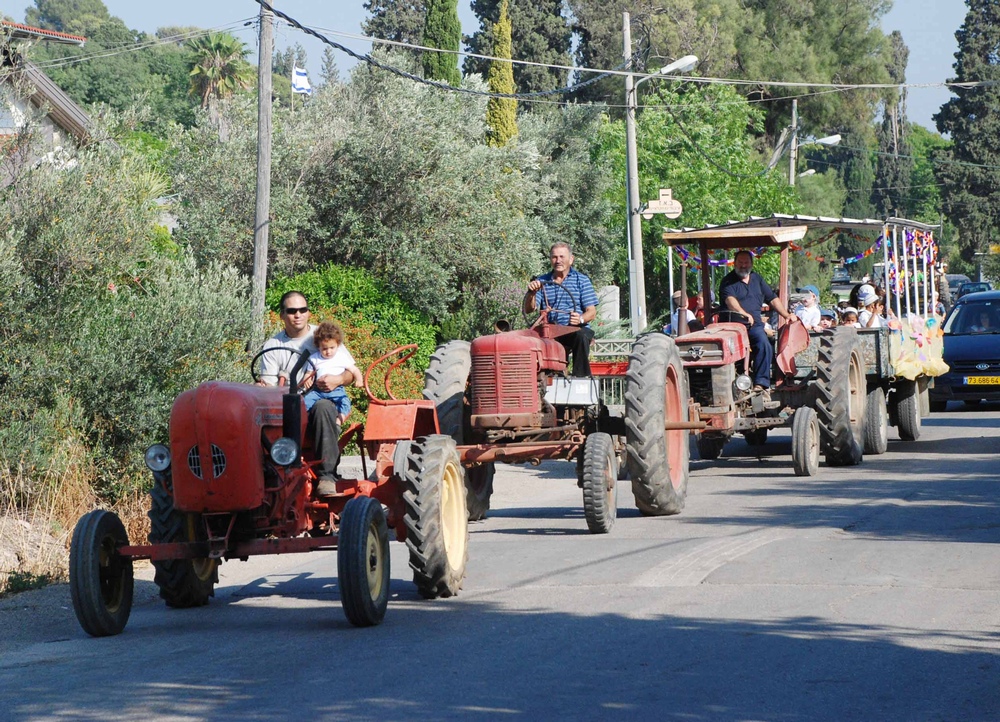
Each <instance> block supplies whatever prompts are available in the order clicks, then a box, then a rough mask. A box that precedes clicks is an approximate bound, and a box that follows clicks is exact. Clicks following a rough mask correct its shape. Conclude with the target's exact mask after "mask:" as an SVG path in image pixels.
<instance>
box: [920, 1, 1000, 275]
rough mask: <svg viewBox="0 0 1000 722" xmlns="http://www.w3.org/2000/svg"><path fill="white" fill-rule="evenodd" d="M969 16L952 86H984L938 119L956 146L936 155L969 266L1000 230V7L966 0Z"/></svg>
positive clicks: (959, 96) (960, 91) (960, 94)
mask: <svg viewBox="0 0 1000 722" xmlns="http://www.w3.org/2000/svg"><path fill="white" fill-rule="evenodd" d="M968 5H969V12H968V13H967V14H966V16H965V22H964V24H963V25H962V27H961V28H959V30H958V32H956V33H955V37H956V38H957V39H958V52H957V53H956V54H955V66H954V67H955V78H953V79H952V82H965V83H968V82H984V83H986V84H985V85H980V86H975V87H970V88H962V87H954V86H952V88H951V91H952V92H953V93H954V94H955V96H956V97H954V98H952V99H950V100H949V101H948V102H947V103H945V104H944V105H943V106H942V107H941V110H940V112H939V113H938V114H937V115H935V116H934V121H935V122H936V123H937V128H938V130H939V131H941V133H948V134H950V135H951V139H952V146H951V148H950V149H948V150H946V151H942V152H940V153H938V154H936V156H935V159H936V160H937V162H938V165H937V169H936V173H937V178H938V181H939V182H940V183H941V184H942V187H941V194H942V199H943V205H944V212H945V213H946V214H947V216H948V218H949V220H950V221H951V222H952V224H953V225H954V226H955V227H956V228H957V229H958V235H959V238H958V243H959V248H960V250H961V255H962V258H963V259H965V260H966V261H969V262H971V261H972V260H973V258H974V255H973V254H975V253H978V252H981V251H983V250H984V249H985V248H986V246H987V245H989V243H990V242H992V241H994V239H995V238H996V233H997V231H996V229H997V227H998V226H1000V173H998V171H997V167H998V166H1000V116H998V115H997V112H996V109H997V108H998V107H1000V84H997V82H998V81H1000V58H998V56H997V52H996V48H997V46H998V45H1000V7H998V6H997V4H996V3H994V2H990V1H989V0H968Z"/></svg>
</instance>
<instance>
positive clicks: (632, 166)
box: [622, 12, 698, 336]
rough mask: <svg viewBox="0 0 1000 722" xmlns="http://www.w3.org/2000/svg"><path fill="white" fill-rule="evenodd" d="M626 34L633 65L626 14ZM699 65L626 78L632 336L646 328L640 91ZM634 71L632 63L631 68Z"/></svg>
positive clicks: (681, 63) (688, 62)
mask: <svg viewBox="0 0 1000 722" xmlns="http://www.w3.org/2000/svg"><path fill="white" fill-rule="evenodd" d="M622 27H623V32H624V36H625V38H624V57H625V60H626V61H630V59H631V57H632V32H631V28H630V24H629V14H628V12H623V13H622ZM697 64H698V58H696V57H695V56H694V55H686V56H684V57H683V58H681V59H680V60H675V61H674V62H672V63H670V64H669V65H666V66H664V67H662V68H660V69H659V70H658V71H657V72H656V74H654V75H647V76H646V77H644V78H640V79H639V80H638V82H636V81H635V78H634V77H633V76H632V73H631V72H630V73H628V74H627V75H626V76H625V165H626V171H627V174H628V175H627V178H626V189H627V194H626V195H627V196H628V234H629V249H630V251H631V253H630V256H631V258H629V314H630V316H631V319H632V334H633V335H636V336H637V335H639V334H640V333H641V332H642V330H643V329H644V328H646V274H645V272H644V270H643V265H642V264H643V258H642V223H641V221H640V219H639V213H640V208H639V206H640V202H639V162H638V160H637V159H636V143H635V112H636V107H637V105H638V103H637V102H636V92H635V91H636V88H638V87H639V85H641V84H642V83H644V82H646V81H647V80H649V79H650V78H656V77H661V76H663V75H667V74H669V73H676V72H678V71H680V72H684V71H687V70H691V69H692V68H694V66H695V65H697ZM629 69H631V63H630V64H629Z"/></svg>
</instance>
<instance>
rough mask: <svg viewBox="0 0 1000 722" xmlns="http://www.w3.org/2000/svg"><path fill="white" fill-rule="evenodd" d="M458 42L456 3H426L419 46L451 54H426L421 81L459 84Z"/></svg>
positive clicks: (451, 0)
mask: <svg viewBox="0 0 1000 722" xmlns="http://www.w3.org/2000/svg"><path fill="white" fill-rule="evenodd" d="M461 39H462V25H461V24H460V23H459V21H458V0H428V2H427V21H426V24H425V25H424V39H423V43H422V45H424V46H425V47H428V48H439V49H441V50H444V51H453V52H443V53H436V52H434V51H432V50H425V51H424V77H426V78H429V79H431V80H441V81H444V82H446V83H449V84H451V85H455V86H457V85H459V84H460V83H461V82H462V76H461V75H460V74H459V72H458V56H457V55H456V54H455V53H457V52H458V46H459V42H460V41H461Z"/></svg>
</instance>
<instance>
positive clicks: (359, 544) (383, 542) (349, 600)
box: [337, 496, 389, 627]
mask: <svg viewBox="0 0 1000 722" xmlns="http://www.w3.org/2000/svg"><path fill="white" fill-rule="evenodd" d="M337 585H338V586H339V587H340V603H341V605H342V606H343V607H344V615H345V616H346V617H347V621H349V622H350V623H351V624H353V625H354V626H355V627H373V626H375V625H376V624H378V623H379V622H381V621H382V619H383V618H384V617H385V610H386V607H388V606H389V527H388V526H387V525H386V521H385V512H383V511H382V504H381V503H380V502H379V501H378V500H377V499H373V498H371V497H370V496H356V497H354V498H353V499H351V500H350V501H349V502H347V504H346V506H344V513H343V514H342V515H341V517H340V535H339V537H338V540H337Z"/></svg>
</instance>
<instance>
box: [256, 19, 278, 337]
mask: <svg viewBox="0 0 1000 722" xmlns="http://www.w3.org/2000/svg"><path fill="white" fill-rule="evenodd" d="M272 2H273V0H272ZM273 28H274V15H273V14H272V13H271V11H270V10H268V9H266V8H265V7H264V6H263V5H261V7H260V54H259V56H258V60H257V206H256V209H255V211H254V221H253V290H252V294H253V296H252V299H251V304H250V310H251V313H252V314H253V338H252V339H251V348H252V349H256V348H257V347H258V346H259V345H260V343H261V342H262V341H263V338H264V291H265V290H266V289H267V240H268V231H269V230H270V219H269V216H270V213H271V55H272V54H273V52H274V36H273Z"/></svg>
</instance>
